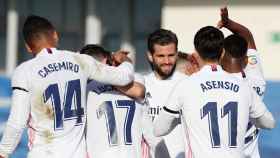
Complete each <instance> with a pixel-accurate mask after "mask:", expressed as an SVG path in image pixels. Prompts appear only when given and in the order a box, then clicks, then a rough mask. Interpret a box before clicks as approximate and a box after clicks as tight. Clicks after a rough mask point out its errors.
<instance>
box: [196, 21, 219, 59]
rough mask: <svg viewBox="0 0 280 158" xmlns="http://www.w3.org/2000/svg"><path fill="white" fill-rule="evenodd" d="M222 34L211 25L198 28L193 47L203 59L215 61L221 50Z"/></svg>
mask: <svg viewBox="0 0 280 158" xmlns="http://www.w3.org/2000/svg"><path fill="white" fill-rule="evenodd" d="M223 40H224V34H223V33H222V32H221V31H220V30H219V29H217V28H215V27H213V26H205V27H203V28H201V29H200V30H198V32H197V33H196V34H195V37H194V47H195V49H196V50H197V52H198V54H199V56H200V57H201V58H202V59H204V60H209V61H217V60H219V58H220V56H221V54H222V52H223Z"/></svg>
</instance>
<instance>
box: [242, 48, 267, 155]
mask: <svg viewBox="0 0 280 158" xmlns="http://www.w3.org/2000/svg"><path fill="white" fill-rule="evenodd" d="M247 55H248V64H247V66H246V68H245V70H244V71H245V75H246V78H247V79H248V81H249V82H250V84H251V85H252V86H253V89H254V90H255V91H256V92H257V94H258V95H259V96H260V97H261V98H263V97H264V92H265V85H266V83H265V79H264V75H263V71H262V65H261V60H260V54H259V53H258V52H257V51H256V50H255V49H248V52H247ZM258 138H259V129H257V128H256V127H255V126H254V125H253V124H252V123H251V122H249V124H248V127H247V132H246V137H245V146H244V153H245V156H246V157H247V158H259V157H260V154H259V148H258Z"/></svg>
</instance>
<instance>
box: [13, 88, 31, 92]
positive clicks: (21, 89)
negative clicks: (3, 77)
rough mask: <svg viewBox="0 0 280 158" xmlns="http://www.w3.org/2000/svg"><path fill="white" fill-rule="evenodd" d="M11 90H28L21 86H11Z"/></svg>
mask: <svg viewBox="0 0 280 158" xmlns="http://www.w3.org/2000/svg"><path fill="white" fill-rule="evenodd" d="M12 89H13V90H21V91H25V92H28V90H26V89H24V88H21V87H12Z"/></svg>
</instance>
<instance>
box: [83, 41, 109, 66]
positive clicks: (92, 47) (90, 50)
mask: <svg viewBox="0 0 280 158" xmlns="http://www.w3.org/2000/svg"><path fill="white" fill-rule="evenodd" d="M80 53H81V54H87V55H89V56H91V57H93V58H95V59H96V60H98V61H101V60H102V59H104V58H106V59H108V60H107V61H108V62H109V63H107V64H109V65H111V52H110V51H107V50H105V49H104V48H103V47H101V46H100V45H97V44H88V45H86V46H84V47H83V48H82V49H81V50H80Z"/></svg>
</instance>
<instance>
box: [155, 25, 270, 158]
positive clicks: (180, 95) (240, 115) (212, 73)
mask: <svg viewBox="0 0 280 158" xmlns="http://www.w3.org/2000/svg"><path fill="white" fill-rule="evenodd" d="M194 45H195V49H196V52H197V53H198V55H199V57H200V58H201V61H202V68H201V69H200V70H199V71H198V72H197V73H194V74H193V75H191V76H190V77H189V78H188V79H185V80H183V81H181V82H179V83H178V84H177V85H176V87H175V88H174V89H173V91H172V94H171V95H170V96H169V97H168V99H167V100H168V101H167V104H166V106H165V107H164V108H163V110H162V111H161V113H160V115H159V117H158V118H157V119H156V121H155V124H154V133H155V135H158V136H161V135H165V134H167V133H168V132H170V131H171V130H172V128H174V126H173V124H172V122H173V120H174V119H175V118H177V117H178V114H179V111H180V110H182V117H183V118H184V123H185V124H186V126H187V128H186V131H185V132H186V134H188V135H189V142H190V147H191V154H190V155H188V158H191V157H195V158H204V157H209V158H225V157H227V158H243V157H244V154H243V151H242V150H243V146H244V137H245V133H246V128H247V124H248V120H249V116H250V118H255V121H256V124H257V125H258V126H259V127H262V128H273V127H274V126H275V122H274V120H273V117H272V115H271V113H270V112H269V111H268V110H267V109H266V106H265V105H264V103H263V102H262V101H261V100H260V98H259V97H258V96H257V95H256V93H255V92H252V89H251V87H250V86H249V84H248V83H247V82H245V81H244V80H242V79H239V78H238V77H236V76H234V75H232V74H230V73H227V72H225V71H224V70H223V69H222V68H221V66H219V65H218V61H219V58H220V56H221V54H222V51H223V33H222V32H221V31H220V30H218V29H217V28H215V27H212V26H206V27H203V28H201V29H200V30H199V31H198V32H197V33H196V35H195V37H194Z"/></svg>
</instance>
